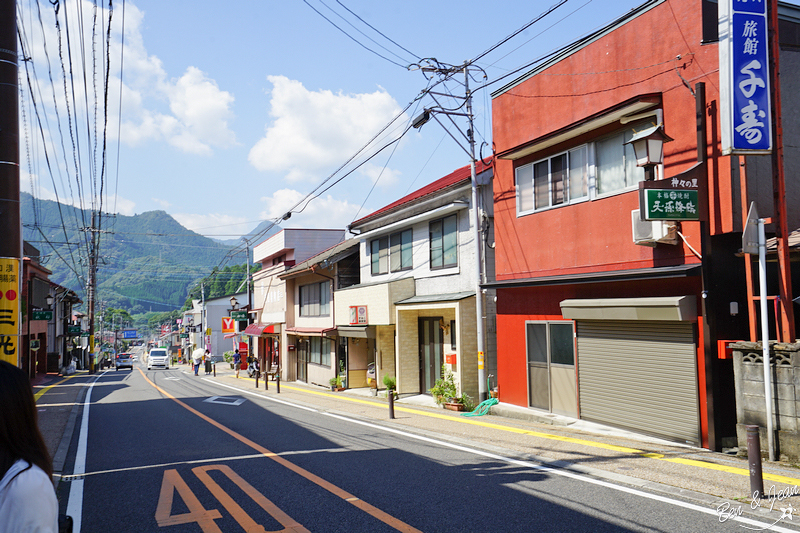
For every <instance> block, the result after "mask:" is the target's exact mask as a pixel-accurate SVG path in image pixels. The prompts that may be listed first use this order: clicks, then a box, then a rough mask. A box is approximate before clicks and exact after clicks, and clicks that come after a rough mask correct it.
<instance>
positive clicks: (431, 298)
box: [394, 291, 475, 305]
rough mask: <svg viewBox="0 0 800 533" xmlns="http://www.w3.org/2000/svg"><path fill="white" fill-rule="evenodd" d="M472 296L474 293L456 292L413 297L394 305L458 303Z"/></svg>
mask: <svg viewBox="0 0 800 533" xmlns="http://www.w3.org/2000/svg"><path fill="white" fill-rule="evenodd" d="M470 296H475V293H474V292H469V291H467V292H454V293H449V294H425V295H418V296H412V297H410V298H406V299H405V300H400V301H398V302H395V303H394V305H411V304H427V303H435V302H457V301H459V300H463V299H465V298H469V297H470Z"/></svg>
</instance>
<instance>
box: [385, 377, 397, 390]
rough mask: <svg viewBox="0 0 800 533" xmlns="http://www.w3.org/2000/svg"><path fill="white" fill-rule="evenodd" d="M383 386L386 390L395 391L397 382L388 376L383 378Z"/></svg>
mask: <svg viewBox="0 0 800 533" xmlns="http://www.w3.org/2000/svg"><path fill="white" fill-rule="evenodd" d="M383 384H384V385H386V388H387V389H389V390H395V389H396V388H397V380H396V379H395V378H393V377H392V376H390V375H389V374H386V375H385V376H383Z"/></svg>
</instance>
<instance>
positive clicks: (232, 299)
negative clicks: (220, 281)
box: [231, 296, 239, 311]
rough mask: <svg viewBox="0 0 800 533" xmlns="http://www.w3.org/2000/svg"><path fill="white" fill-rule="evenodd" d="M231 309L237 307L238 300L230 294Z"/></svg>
mask: <svg viewBox="0 0 800 533" xmlns="http://www.w3.org/2000/svg"><path fill="white" fill-rule="evenodd" d="M231 309H233V310H234V311H236V310H237V309H239V302H238V301H237V300H236V296H231Z"/></svg>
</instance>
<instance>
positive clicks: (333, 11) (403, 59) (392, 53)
mask: <svg viewBox="0 0 800 533" xmlns="http://www.w3.org/2000/svg"><path fill="white" fill-rule="evenodd" d="M317 1H318V2H319V3H320V4H322V5H323V6H325V7H327V8H328V9H329V10H330V11H331V12H332V13H333V14H334V15H336V16H337V17H339V18H340V19H342V20H343V21H344V22H345V23H346V24H348V25H349V26H350V27H351V28H353V29H354V30H356V31H357V32H358V33H360V34H361V35H363V36H364V37H366V38H367V39H369V40H370V41H372V42H373V43H375V44H376V45H378V46H380V47H381V48H383V49H384V50H386V51H387V52H388V53H390V54H391V55H393V56H395V57H396V58H397V59H399V60H400V61H406V59H405V58H403V57H400V56H399V55H397V54H396V53H394V52H392V51H391V50H389V49H388V48H386V47H385V46H383V45H382V44H381V43H379V42H378V41H376V40H375V39H373V38H372V37H370V36H369V35H367V34H366V33H364V32H363V31H361V30H360V29H358V28H356V27H355V25H354V24H353V23H352V22H350V21H349V20H347V19H346V18H344V17H343V16H342V15H341V14H340V13H337V12H336V11H335V10H334V9H332V8H331V7H330V6H329V5H328V4H326V3H325V1H324V0H317ZM337 3H339V5H341V6H342V7H344V8H345V9H347V7H346V6H344V5H343V4H342V3H341V2H338V0H337ZM347 11H349V12H350V13H351V14H353V15H355V13H353V12H352V11H350V10H349V9H347ZM355 16H356V18H358V19H359V20H361V21H362V22H364V21H363V20H362V19H361V18H360V17H358V15H355ZM365 24H366V23H365ZM367 26H369V24H367ZM370 28H372V26H370ZM373 29H374V28H373ZM378 33H380V32H378ZM392 42H394V41H392ZM400 48H402V47H400ZM411 56H412V57H415V58H416V56H415V55H414V54H411ZM409 63H411V61H406V64H409Z"/></svg>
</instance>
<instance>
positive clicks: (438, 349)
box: [419, 317, 444, 394]
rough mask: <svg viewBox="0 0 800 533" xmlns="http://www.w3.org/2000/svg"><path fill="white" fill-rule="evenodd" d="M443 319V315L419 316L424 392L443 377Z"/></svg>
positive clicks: (421, 371) (421, 377) (420, 360)
mask: <svg viewBox="0 0 800 533" xmlns="http://www.w3.org/2000/svg"><path fill="white" fill-rule="evenodd" d="M441 321H442V317H420V318H419V368H420V386H421V387H420V388H421V391H420V392H422V393H424V394H427V393H428V391H429V390H430V389H431V387H433V385H434V384H435V383H436V380H437V379H439V378H440V377H442V363H443V362H444V360H443V359H442V352H443V351H444V336H443V334H442V329H441V328H440V327H439V324H440V322H441Z"/></svg>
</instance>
